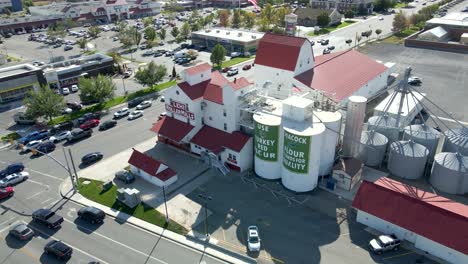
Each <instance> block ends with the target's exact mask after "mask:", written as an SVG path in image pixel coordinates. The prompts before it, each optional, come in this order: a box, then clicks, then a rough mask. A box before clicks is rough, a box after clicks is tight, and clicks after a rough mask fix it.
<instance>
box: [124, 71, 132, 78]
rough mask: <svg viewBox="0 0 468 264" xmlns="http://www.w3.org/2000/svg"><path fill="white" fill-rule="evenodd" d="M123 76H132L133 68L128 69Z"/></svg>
mask: <svg viewBox="0 0 468 264" xmlns="http://www.w3.org/2000/svg"><path fill="white" fill-rule="evenodd" d="M123 76H124V77H125V78H129V77H130V76H132V71H131V70H126V71H125V72H124V73H123Z"/></svg>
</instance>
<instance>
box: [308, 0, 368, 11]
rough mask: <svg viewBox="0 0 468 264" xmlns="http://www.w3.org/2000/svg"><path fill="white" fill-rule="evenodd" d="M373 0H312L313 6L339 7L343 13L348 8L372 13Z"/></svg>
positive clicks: (322, 7)
mask: <svg viewBox="0 0 468 264" xmlns="http://www.w3.org/2000/svg"><path fill="white" fill-rule="evenodd" d="M373 2H374V1H373V0H311V1H310V5H311V6H312V8H318V9H338V11H339V12H340V13H342V14H344V12H346V11H347V10H356V11H359V10H361V11H365V12H367V13H368V14H371V13H372V11H373V10H374V4H373Z"/></svg>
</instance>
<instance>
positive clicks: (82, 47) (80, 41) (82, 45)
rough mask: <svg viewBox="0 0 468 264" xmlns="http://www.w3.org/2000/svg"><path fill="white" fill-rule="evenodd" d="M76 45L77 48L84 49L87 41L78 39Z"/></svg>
mask: <svg viewBox="0 0 468 264" xmlns="http://www.w3.org/2000/svg"><path fill="white" fill-rule="evenodd" d="M76 44H78V47H80V49H85V48H86V44H88V40H87V39H85V38H80V39H79V40H77V41H76Z"/></svg>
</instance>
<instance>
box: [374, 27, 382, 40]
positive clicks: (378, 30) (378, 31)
mask: <svg viewBox="0 0 468 264" xmlns="http://www.w3.org/2000/svg"><path fill="white" fill-rule="evenodd" d="M375 34H377V38H379V36H380V34H382V30H381V29H380V28H378V29H376V30H375Z"/></svg>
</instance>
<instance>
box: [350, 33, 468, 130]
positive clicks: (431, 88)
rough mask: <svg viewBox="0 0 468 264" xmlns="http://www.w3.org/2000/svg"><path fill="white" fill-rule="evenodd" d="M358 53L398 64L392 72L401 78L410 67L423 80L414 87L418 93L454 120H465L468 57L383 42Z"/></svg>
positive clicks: (437, 113) (467, 107) (466, 114)
mask: <svg viewBox="0 0 468 264" xmlns="http://www.w3.org/2000/svg"><path fill="white" fill-rule="evenodd" d="M359 51H360V52H362V53H365V54H367V55H369V56H370V57H372V58H374V59H376V60H381V61H384V62H395V63H397V65H396V66H395V70H394V72H397V73H399V74H400V75H403V74H404V70H405V68H406V67H407V66H411V68H412V74H413V75H415V76H418V77H420V78H422V85H421V86H419V87H417V89H419V91H421V92H422V93H426V94H427V98H429V99H430V100H431V101H433V102H434V103H435V104H437V105H438V106H439V107H441V108H443V109H444V110H445V111H446V112H450V113H452V115H453V117H454V118H455V119H457V120H461V121H464V122H467V121H468V105H467V104H466V96H467V91H466V87H467V83H468V63H467V62H468V54H460V53H453V52H446V51H438V50H429V49H419V48H407V47H405V46H403V45H398V44H391V43H383V42H380V43H372V44H370V45H366V46H364V47H362V48H360V49H359ZM428 105H430V104H428ZM430 109H431V111H433V112H434V113H435V114H436V115H438V116H444V115H443V114H442V113H441V111H439V110H437V109H435V108H434V107H432V106H431V107H430Z"/></svg>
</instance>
